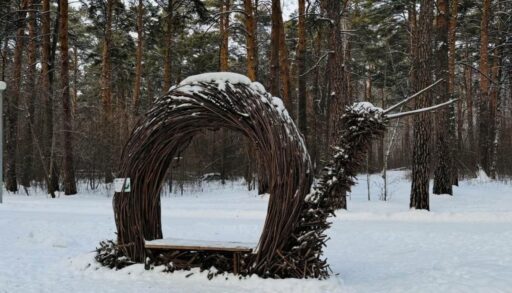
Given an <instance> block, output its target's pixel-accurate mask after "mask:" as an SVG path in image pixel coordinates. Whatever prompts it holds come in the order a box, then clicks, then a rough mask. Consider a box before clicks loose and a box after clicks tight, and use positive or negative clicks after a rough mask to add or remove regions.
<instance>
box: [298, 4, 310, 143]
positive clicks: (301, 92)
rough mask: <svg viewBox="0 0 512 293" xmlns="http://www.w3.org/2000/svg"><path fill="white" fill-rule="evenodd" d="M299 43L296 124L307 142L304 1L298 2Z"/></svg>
mask: <svg viewBox="0 0 512 293" xmlns="http://www.w3.org/2000/svg"><path fill="white" fill-rule="evenodd" d="M298 35H299V41H298V43H297V53H296V55H297V57H296V58H297V83H298V91H297V104H298V107H297V116H298V118H297V122H298V123H297V124H298V126H299V130H300V131H301V132H302V135H304V139H306V141H307V140H308V139H307V138H308V125H307V121H308V119H307V113H308V111H307V109H306V107H307V92H306V81H307V78H306V75H305V74H306V1H305V0H299V26H298Z"/></svg>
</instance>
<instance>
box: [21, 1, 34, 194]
mask: <svg viewBox="0 0 512 293" xmlns="http://www.w3.org/2000/svg"><path fill="white" fill-rule="evenodd" d="M27 6H28V10H29V11H28V38H29V40H28V53H27V57H28V58H27V63H28V65H27V67H26V68H27V73H26V77H27V81H26V87H27V88H26V90H25V91H24V105H23V108H25V110H26V112H25V118H26V119H25V124H24V129H23V147H22V151H23V165H22V166H23V167H22V172H21V178H20V179H21V180H20V181H21V185H23V186H24V187H25V188H27V187H30V181H32V180H33V179H34V170H33V152H34V139H33V134H34V130H33V129H32V127H33V125H34V100H35V96H36V88H35V85H36V9H37V7H38V6H36V5H34V2H33V0H28V1H27Z"/></svg>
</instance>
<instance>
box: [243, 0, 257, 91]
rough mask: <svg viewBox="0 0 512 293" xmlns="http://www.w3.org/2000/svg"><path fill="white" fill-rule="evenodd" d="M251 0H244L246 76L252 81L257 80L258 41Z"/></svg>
mask: <svg viewBox="0 0 512 293" xmlns="http://www.w3.org/2000/svg"><path fill="white" fill-rule="evenodd" d="M255 8H256V7H254V6H253V3H252V0H244V12H245V30H246V31H247V33H246V34H247V35H246V39H245V42H246V46H247V76H248V77H249V78H250V79H251V80H252V81H256V80H257V79H258V54H257V51H258V50H257V49H258V41H257V40H258V39H257V30H256V17H255V13H254V10H255Z"/></svg>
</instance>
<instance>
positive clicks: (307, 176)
mask: <svg viewBox="0 0 512 293" xmlns="http://www.w3.org/2000/svg"><path fill="white" fill-rule="evenodd" d="M358 105H359V106H357V105H356V106H353V107H349V108H347V114H346V115H345V116H344V117H343V121H344V122H343V125H344V126H345V130H344V131H343V132H342V137H340V140H339V146H338V147H337V153H336V154H335V156H334V157H333V159H332V161H331V162H329V165H328V167H327V168H326V169H325V170H324V172H323V176H322V178H321V180H320V181H319V183H318V185H317V186H316V187H315V188H314V189H313V190H312V191H311V185H312V179H313V177H312V176H313V175H312V174H311V161H310V157H309V154H308V152H307V150H306V148H305V145H304V142H303V138H302V136H301V135H300V133H299V131H298V130H297V128H296V126H295V124H294V123H293V121H292V120H291V118H290V117H289V115H288V113H287V111H286V110H285V109H284V106H283V103H282V101H281V100H280V99H278V98H275V97H272V96H271V95H270V94H269V93H267V92H266V91H265V89H264V88H263V86H261V84H259V83H251V82H250V80H249V79H248V78H246V77H244V76H241V75H237V74H230V73H217V74H204V75H199V76H193V77H190V78H187V79H186V80H184V81H183V82H182V83H180V85H179V86H177V87H174V88H171V90H170V91H169V92H168V93H167V95H165V96H163V97H160V98H159V99H157V100H156V101H155V103H154V105H153V107H152V108H151V109H150V110H149V111H148V112H147V113H146V115H145V117H144V118H143V119H142V120H141V121H140V122H139V124H138V125H137V127H136V128H135V129H134V131H133V133H132V135H131V138H130V140H129V141H128V143H127V144H126V146H125V148H124V150H123V154H122V161H121V164H120V171H121V172H120V176H122V177H127V178H131V183H132V187H131V188H132V189H131V192H129V193H116V194H115V196H114V212H115V220H116V225H117V231H118V239H117V240H118V245H119V247H120V249H121V250H122V251H123V253H124V254H125V255H126V256H128V257H129V258H130V259H131V260H133V261H136V262H144V261H145V258H146V254H145V250H144V240H153V239H159V238H162V224H161V208H160V191H161V188H162V184H163V181H164V177H165V173H166V171H167V169H168V168H169V165H170V164H171V162H172V160H173V159H174V158H175V157H176V156H179V155H180V153H181V152H182V151H183V150H184V149H185V148H186V147H187V146H188V144H189V143H190V141H191V140H192V139H193V137H194V136H195V135H196V134H198V133H199V132H200V131H203V130H205V129H213V130H215V129H218V128H228V129H231V130H234V131H238V132H240V133H243V134H244V135H245V136H246V137H247V138H249V139H250V141H251V142H252V143H253V144H254V145H255V146H256V149H257V152H258V159H259V160H260V161H261V164H262V165H263V166H264V168H265V172H266V175H267V176H268V178H269V193H270V194H271V196H270V200H269V205H268V211H267V218H266V220H265V224H264V228H263V232H262V235H261V238H260V241H259V244H258V247H257V249H256V251H255V253H254V254H253V255H249V256H246V258H245V261H244V266H245V267H243V268H241V272H242V273H243V274H257V275H260V276H263V277H273V278H285V277H295V278H305V277H314V278H325V277H327V276H328V265H327V263H326V261H325V260H324V259H323V254H322V252H323V251H322V250H323V247H324V246H325V242H326V240H327V237H326V235H325V230H326V229H327V228H329V226H330V223H329V222H328V217H329V216H330V215H332V214H333V211H334V209H335V206H334V204H333V203H334V202H336V198H337V195H339V194H340V193H339V192H340V191H348V190H350V186H352V185H353V184H354V179H353V178H354V176H355V172H356V170H357V167H358V166H359V164H360V162H361V161H362V159H363V154H364V151H365V149H366V148H367V147H368V145H369V143H370V140H371V138H372V137H373V136H375V135H379V134H381V133H382V132H383V131H384V127H385V126H384V124H385V123H384V121H385V119H384V118H383V117H384V116H383V115H382V110H380V109H378V108H374V107H373V106H372V107H369V106H368V105H366V106H365V105H363V104H358ZM212 257H215V256H212Z"/></svg>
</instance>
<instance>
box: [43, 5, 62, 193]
mask: <svg viewBox="0 0 512 293" xmlns="http://www.w3.org/2000/svg"><path fill="white" fill-rule="evenodd" d="M42 4H43V6H42V13H41V34H42V36H41V87H42V99H43V104H44V127H43V139H42V142H43V143H42V145H43V146H42V149H43V154H44V158H45V166H44V168H45V169H46V173H45V174H46V177H47V179H46V181H47V183H46V184H47V191H48V194H50V195H51V196H52V197H55V191H57V190H58V189H59V174H58V172H57V165H56V164H55V161H54V157H53V153H54V152H53V151H54V133H53V86H52V84H53V78H51V80H50V76H53V71H54V70H53V69H54V66H53V64H54V62H55V58H54V57H53V58H52V55H55V48H54V51H51V50H52V49H51V39H50V38H51V32H50V25H51V17H50V0H43V3H42ZM58 19H59V15H58V13H57V17H56V21H55V23H58ZM55 28H56V32H55V33H56V34H57V33H58V25H56V26H55ZM54 39H57V37H56V36H54ZM52 52H53V53H52Z"/></svg>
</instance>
